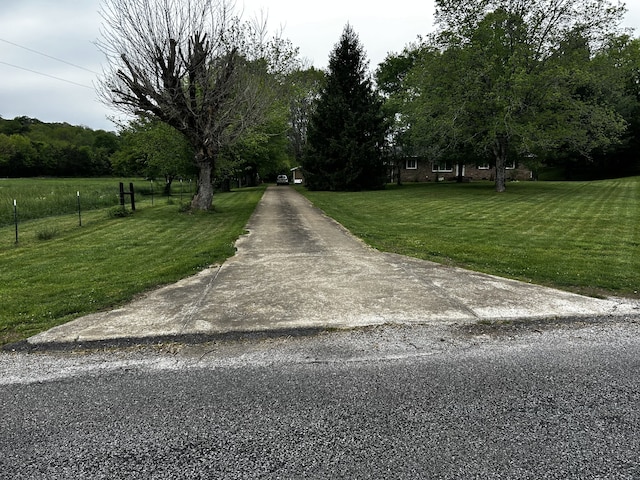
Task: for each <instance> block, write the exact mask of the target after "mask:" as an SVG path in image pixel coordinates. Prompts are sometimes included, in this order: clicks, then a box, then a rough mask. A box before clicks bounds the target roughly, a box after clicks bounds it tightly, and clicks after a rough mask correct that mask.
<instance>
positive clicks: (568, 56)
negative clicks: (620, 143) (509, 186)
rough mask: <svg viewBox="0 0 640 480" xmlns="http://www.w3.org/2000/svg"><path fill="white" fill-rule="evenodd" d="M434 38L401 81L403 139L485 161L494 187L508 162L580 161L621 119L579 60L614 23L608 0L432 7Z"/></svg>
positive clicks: (463, 2) (617, 131) (615, 132)
mask: <svg viewBox="0 0 640 480" xmlns="http://www.w3.org/2000/svg"><path fill="white" fill-rule="evenodd" d="M436 5H437V11H436V18H437V21H438V23H439V27H440V28H439V32H438V34H437V35H434V36H432V37H431V38H430V39H429V41H428V42H427V43H426V44H425V45H423V49H422V57H421V60H420V62H419V64H418V65H417V67H416V68H415V69H413V71H412V74H411V75H409V76H408V79H407V89H408V90H409V91H411V92H412V94H413V99H412V105H411V109H410V115H411V128H412V135H413V138H414V139H415V141H416V142H417V143H419V144H421V145H422V146H423V148H424V149H425V150H427V151H429V153H430V155H431V156H432V158H435V159H438V158H443V157H444V156H446V155H447V154H450V153H451V152H452V151H453V152H464V151H474V152H476V155H477V156H482V155H490V156H491V157H492V158H493V163H494V164H495V168H496V190H497V191H498V192H502V191H504V190H505V186H506V184H505V182H506V175H505V168H506V165H507V159H508V157H510V156H511V157H513V156H519V157H520V158H523V157H524V158H526V157H534V156H538V155H545V154H546V152H548V151H549V150H550V149H559V148H565V149H566V148H569V149H571V150H573V151H576V152H580V154H582V155H590V154H591V153H592V152H593V151H594V149H596V148H601V147H603V146H606V145H609V144H611V143H613V142H615V141H616V139H617V138H618V137H619V136H620V135H621V133H622V132H623V131H624V128H625V126H624V122H623V120H622V118H621V117H620V116H619V115H618V114H617V113H616V112H615V110H614V108H613V107H612V106H611V105H610V104H608V103H607V102H606V101H605V99H604V97H603V96H601V95H598V94H593V95H591V94H589V95H581V94H580V88H581V84H582V86H584V85H586V84H589V83H593V82H592V80H593V77H592V76H591V73H590V72H591V64H590V62H589V59H590V58H591V56H592V55H593V54H594V53H595V52H596V51H598V49H599V48H601V46H602V44H603V42H604V40H605V39H606V38H608V37H609V36H610V33H611V32H612V31H614V29H615V28H616V26H617V25H618V24H619V22H620V19H621V15H622V13H623V11H624V9H623V8H622V7H618V6H617V4H614V2H613V1H612V0H531V1H528V2H522V1H520V0H436Z"/></svg>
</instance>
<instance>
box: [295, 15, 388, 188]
mask: <svg viewBox="0 0 640 480" xmlns="http://www.w3.org/2000/svg"><path fill="white" fill-rule="evenodd" d="M367 63H368V62H367V61H366V58H365V53H364V50H363V47H362V45H361V44H360V41H359V39H358V35H357V34H356V33H355V32H354V31H353V29H352V28H351V26H350V25H349V24H347V25H346V27H345V29H344V31H343V33H342V36H341V38H340V41H339V42H338V44H337V45H336V46H335V49H334V50H333V52H332V53H331V56H330V58H329V69H328V72H327V77H326V84H325V86H324V87H323V88H322V90H321V91H320V95H319V98H318V100H317V102H316V108H315V110H314V112H313V113H312V115H311V119H310V122H309V128H308V132H307V145H306V149H305V155H304V157H303V162H302V167H303V170H304V172H305V181H306V183H307V187H308V188H310V189H311V190H361V189H374V188H382V187H383V186H384V183H385V180H386V171H385V170H386V168H385V165H384V163H383V157H382V147H383V143H384V136H385V130H386V123H385V120H384V116H383V113H382V102H381V101H380V99H379V98H378V97H377V94H376V93H375V92H374V90H373V85H372V82H371V79H370V77H369V75H368V73H367V71H366V68H367Z"/></svg>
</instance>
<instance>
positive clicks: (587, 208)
mask: <svg viewBox="0 0 640 480" xmlns="http://www.w3.org/2000/svg"><path fill="white" fill-rule="evenodd" d="M639 186H640V178H638V177H636V178H630V179H617V180H608V181H601V182H581V183H564V182H557V183H552V182H548V183H547V182H522V183H512V184H509V186H508V190H507V192H506V193H504V194H496V193H495V192H494V191H493V186H492V184H489V183H481V182H478V183H472V184H420V185H415V184H409V185H405V186H403V187H400V188H398V187H395V186H393V187H390V188H389V189H388V190H385V191H377V192H358V193H330V192H305V195H307V196H308V197H309V198H310V199H311V200H312V201H313V202H314V203H315V204H316V205H317V206H318V207H320V208H321V209H323V210H324V211H325V212H326V213H327V214H328V215H330V216H332V217H334V218H336V220H338V221H339V222H341V223H343V225H345V226H346V227H347V228H348V229H350V230H351V231H352V232H353V233H354V234H355V235H357V236H359V237H361V238H363V239H364V240H365V241H367V242H368V243H369V244H371V245H372V246H374V247H375V248H378V249H380V250H384V251H391V252H395V253H400V254H404V255H410V256H414V257H418V258H423V259H426V260H432V261H436V262H440V263H445V264H450V265H457V266H462V267H465V268H470V269H474V270H478V271H483V272H487V273H492V274H496V275H501V276H506V277H511V278H516V279H520V280H524V281H530V282H534V283H539V284H545V285H552V286H556V287H561V288H565V289H569V290H572V291H578V292H582V293H588V294H597V295H599V294H604V295H609V294H618V295H629V296H634V295H637V291H638V290H639V288H640V268H638V267H639V265H638V258H639V255H638V217H639V211H640V199H639V195H638V192H639Z"/></svg>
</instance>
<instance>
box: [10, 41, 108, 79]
mask: <svg viewBox="0 0 640 480" xmlns="http://www.w3.org/2000/svg"><path fill="white" fill-rule="evenodd" d="M0 42H4V43H8V44H9V45H13V46H15V47H18V48H22V49H23V50H27V51H29V52H33V53H37V54H38V55H42V56H43V57H47V58H51V59H52V60H55V61H57V62H62V63H66V64H67V65H71V66H72V67H75V68H79V69H80V70H85V71H87V72H89V73H94V74H96V75H99V73H98V72H94V71H93V70H89V69H88V68H85V67H82V66H80V65H76V64H75V63H71V62H67V61H66V60H62V59H61V58H58V57H54V56H52V55H48V54H46V53H42V52H39V51H37V50H34V49H33V48H29V47H25V46H24V45H18V44H17V43H14V42H10V41H9V40H5V39H4V38H0ZM25 70H26V69H25ZM36 73H37V72H36Z"/></svg>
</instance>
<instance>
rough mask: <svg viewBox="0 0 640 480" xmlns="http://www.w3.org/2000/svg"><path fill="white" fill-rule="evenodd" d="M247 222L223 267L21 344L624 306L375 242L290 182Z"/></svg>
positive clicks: (626, 308) (446, 320) (270, 193)
mask: <svg viewBox="0 0 640 480" xmlns="http://www.w3.org/2000/svg"><path fill="white" fill-rule="evenodd" d="M389 228H393V226H389ZM246 229H247V231H248V233H247V234H246V235H244V236H242V237H241V238H240V239H239V240H238V241H237V243H236V248H237V252H236V255H235V256H234V257H232V258H230V259H229V260H227V261H226V262H225V263H224V264H223V265H222V266H212V267H210V268H208V269H205V270H203V271H202V272H200V273H199V274H197V275H195V276H193V277H190V278H187V279H184V280H182V281H180V282H178V283H176V284H173V285H169V286H166V287H163V288H160V289H158V290H155V291H153V292H150V293H149V294H147V295H145V296H143V297H142V298H139V299H137V300H135V301H133V302H131V303H130V304H127V305H125V306H124V307H122V308H118V309H116V310H112V311H108V312H100V313H96V314H92V315H88V316H85V317H82V318H79V319H77V320H74V321H72V322H69V323H67V324H65V325H61V326H59V327H55V328H53V329H51V330H49V331H47V332H43V333H41V334H38V335H36V336H34V337H31V338H30V339H29V340H28V341H29V343H32V344H39V343H50V342H63V343H67V342H81V341H99V340H109V339H125V338H129V339H137V338H145V337H164V336H183V335H200V334H202V335H216V334H225V333H231V332H255V331H274V330H276V331H277V330H282V331H287V330H291V329H300V328H350V327H357V326H364V325H379V324H394V323H395V324H411V323H420V324H432V323H440V324H454V323H457V324H464V323H474V322H477V321H480V320H488V321H496V320H508V319H509V320H510V319H529V318H556V317H587V316H592V317H593V316H611V315H625V314H628V313H634V307H633V305H631V304H627V303H625V302H622V301H616V300H599V299H593V298H590V297H584V296H580V295H575V294H571V293H567V292H563V291H558V290H554V289H550V288H545V287H540V286H536V285H531V284H527V283H523V282H517V281H512V280H506V279H503V278H498V277H494V276H491V275H485V274H480V273H476V272H470V271H466V270H462V269H458V268H452V267H447V266H442V265H439V264H436V263H432V262H427V261H423V260H418V259H414V258H409V257H404V256H401V255H395V254H388V253H382V252H379V251H377V250H375V249H373V248H371V247H369V246H367V245H366V244H364V243H363V242H362V241H360V240H359V239H357V238H356V237H354V236H353V235H351V234H350V233H349V232H348V231H347V230H346V229H345V228H343V227H342V226H341V225H340V224H338V223H337V222H335V221H334V220H332V219H330V218H329V217H327V216H326V215H324V214H323V213H322V212H321V211H320V210H318V209H317V208H315V207H314V206H313V205H312V204H311V203H310V202H309V201H308V200H306V198H305V197H303V196H302V195H300V194H299V193H298V192H297V191H296V190H295V189H293V188H291V187H286V186H285V187H269V188H268V189H267V190H266V192H265V194H264V196H263V198H262V199H261V201H260V203H259V205H258V207H257V208H256V210H255V212H254V214H253V215H252V217H251V219H250V221H249V223H248V224H247V227H246ZM635 313H637V310H635Z"/></svg>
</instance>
